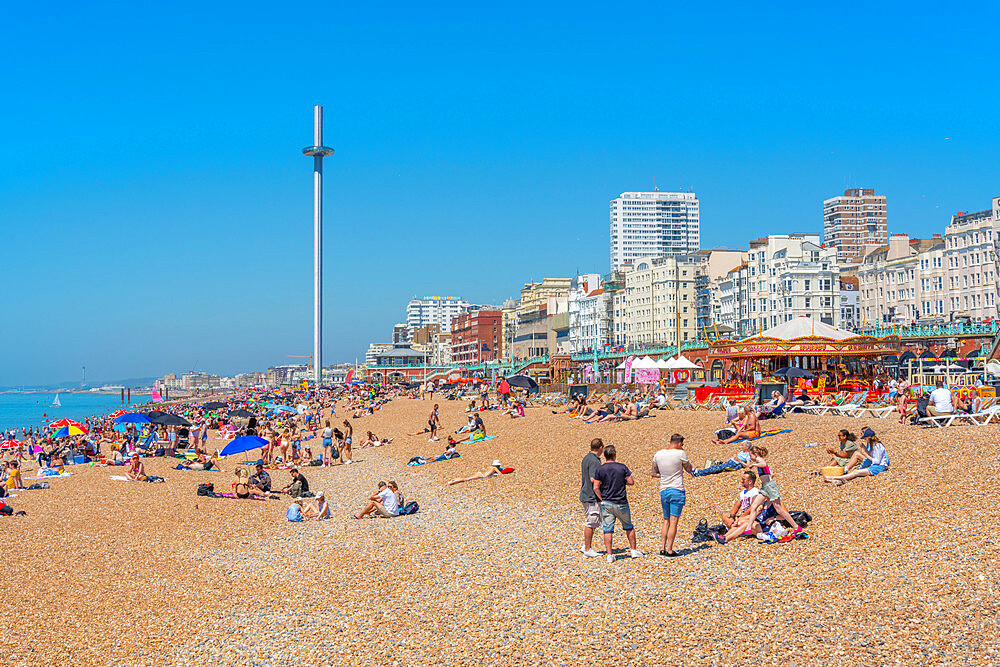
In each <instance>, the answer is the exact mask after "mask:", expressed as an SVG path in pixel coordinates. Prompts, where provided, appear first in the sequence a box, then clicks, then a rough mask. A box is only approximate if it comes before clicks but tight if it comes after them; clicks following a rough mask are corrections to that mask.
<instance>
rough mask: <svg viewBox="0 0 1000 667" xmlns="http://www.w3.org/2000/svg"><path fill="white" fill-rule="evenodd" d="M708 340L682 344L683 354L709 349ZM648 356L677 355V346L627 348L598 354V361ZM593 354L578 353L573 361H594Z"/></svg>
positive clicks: (690, 341) (689, 341)
mask: <svg viewBox="0 0 1000 667" xmlns="http://www.w3.org/2000/svg"><path fill="white" fill-rule="evenodd" d="M708 345H709V342H708V341H707V340H688V341H684V342H683V343H681V352H683V351H684V350H698V349H703V348H706V347H708ZM647 354H669V355H673V354H677V346H676V345H663V346H658V347H626V348H625V350H624V351H621V350H619V351H614V352H600V351H599V352H598V353H597V359H598V361H599V360H601V359H617V358H620V357H627V356H633V357H634V356H645V355H647ZM593 360H594V353H593V352H577V353H576V354H574V355H573V361H593Z"/></svg>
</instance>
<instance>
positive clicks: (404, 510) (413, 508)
mask: <svg viewBox="0 0 1000 667" xmlns="http://www.w3.org/2000/svg"><path fill="white" fill-rule="evenodd" d="M419 509H420V505H418V504H417V503H416V502H414V501H412V500H411V501H410V502H408V503H406V504H405V505H403V506H402V507H400V508H399V516H406V515H407V514H416V513H417V510H419Z"/></svg>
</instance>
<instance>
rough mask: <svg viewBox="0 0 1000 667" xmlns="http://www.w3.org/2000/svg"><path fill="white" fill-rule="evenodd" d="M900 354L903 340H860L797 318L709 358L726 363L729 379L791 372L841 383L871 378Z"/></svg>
mask: <svg viewBox="0 0 1000 667" xmlns="http://www.w3.org/2000/svg"><path fill="white" fill-rule="evenodd" d="M899 351H900V340H899V336H895V335H892V336H884V337H882V338H875V337H873V336H860V335H858V334H856V333H854V332H852V331H847V330H845V329H838V328H837V327H833V326H830V325H829V324H824V323H823V322H817V321H816V320H814V319H812V318H810V317H797V318H795V319H793V320H789V321H788V322H782V323H781V324H779V325H778V326H776V327H772V328H770V329H767V330H766V331H762V332H761V333H759V334H757V335H755V336H751V337H749V338H744V339H743V340H740V341H735V340H728V339H723V340H718V341H715V342H713V343H712V344H711V348H710V350H709V352H708V355H707V356H708V357H709V358H710V359H716V360H721V361H723V362H724V363H726V364H727V365H728V366H729V372H730V376H731V377H732V376H734V375H736V376H739V375H743V376H745V375H748V374H751V373H753V372H755V371H761V372H762V373H764V374H769V373H771V372H773V371H775V370H777V369H779V368H783V367H793V368H802V369H805V370H810V371H817V372H823V371H826V372H829V373H830V374H831V375H833V376H834V377H832V378H831V379H832V380H834V381H835V382H840V381H842V380H843V379H844V378H845V377H847V376H856V377H860V376H864V375H867V374H868V373H867V372H865V370H866V369H867V370H869V372H870V369H872V368H873V367H875V366H876V365H878V364H879V363H880V360H881V359H882V358H883V357H896V356H898V355H899ZM714 363H718V362H717V361H716V362H714Z"/></svg>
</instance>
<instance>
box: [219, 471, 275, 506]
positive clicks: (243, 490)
mask: <svg viewBox="0 0 1000 667" xmlns="http://www.w3.org/2000/svg"><path fill="white" fill-rule="evenodd" d="M230 486H231V487H232V489H233V493H234V494H235V495H236V497H237V498H240V499H246V498H250V497H254V498H269V497H272V496H273V497H275V498H276V497H277V494H273V493H265V492H264V491H261V490H260V489H258V488H257V487H256V486H251V485H250V473H249V472H248V471H247V469H246V468H236V472H235V474H234V475H233V483H232V484H231V485H230Z"/></svg>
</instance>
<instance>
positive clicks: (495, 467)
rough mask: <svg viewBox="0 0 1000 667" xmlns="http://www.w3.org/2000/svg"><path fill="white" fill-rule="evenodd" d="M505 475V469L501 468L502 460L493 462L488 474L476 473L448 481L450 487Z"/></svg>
mask: <svg viewBox="0 0 1000 667" xmlns="http://www.w3.org/2000/svg"><path fill="white" fill-rule="evenodd" d="M500 474H503V468H501V467H500V459H496V460H495V461H493V464H492V465H491V466H490V469H489V470H487V471H486V472H476V473H473V474H472V475H471V476H469V477H456V478H454V479H449V480H448V486H453V485H455V484H461V483H462V482H471V481H472V480H474V479H486V478H487V477H496V476H497V475H500Z"/></svg>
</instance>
